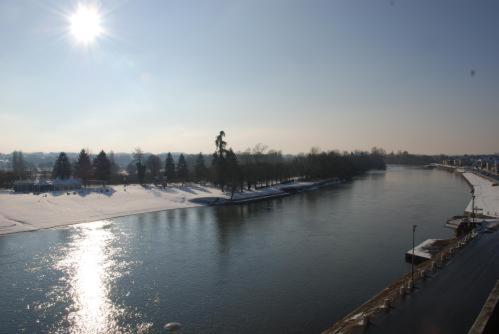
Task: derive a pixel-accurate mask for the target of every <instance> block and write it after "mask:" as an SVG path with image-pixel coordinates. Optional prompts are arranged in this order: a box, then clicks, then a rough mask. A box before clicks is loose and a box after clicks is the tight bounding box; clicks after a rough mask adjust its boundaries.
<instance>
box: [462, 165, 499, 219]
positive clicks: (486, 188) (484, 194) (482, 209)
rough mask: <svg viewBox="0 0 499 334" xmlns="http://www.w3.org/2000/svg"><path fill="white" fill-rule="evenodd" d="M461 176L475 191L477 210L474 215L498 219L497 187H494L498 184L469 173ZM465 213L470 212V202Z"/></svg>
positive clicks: (498, 186)
mask: <svg viewBox="0 0 499 334" xmlns="http://www.w3.org/2000/svg"><path fill="white" fill-rule="evenodd" d="M463 176H464V178H465V179H466V180H467V181H468V182H469V183H470V184H471V185H473V188H474V189H475V196H476V198H475V208H478V209H479V210H478V211H476V213H477V214H483V215H486V216H488V217H494V218H499V185H496V186H494V184H497V183H499V182H492V181H491V180H489V179H487V178H485V177H482V176H479V175H477V174H475V173H471V172H464V173H463ZM465 211H466V212H471V211H472V208H471V202H470V203H469V204H468V206H467V207H466V209H465Z"/></svg>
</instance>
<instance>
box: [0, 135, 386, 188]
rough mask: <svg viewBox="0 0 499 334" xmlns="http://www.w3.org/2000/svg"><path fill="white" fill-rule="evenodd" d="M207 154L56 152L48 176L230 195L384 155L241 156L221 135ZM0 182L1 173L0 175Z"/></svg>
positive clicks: (357, 167) (18, 155)
mask: <svg viewBox="0 0 499 334" xmlns="http://www.w3.org/2000/svg"><path fill="white" fill-rule="evenodd" d="M213 143H214V151H213V153H212V154H211V155H204V154H202V153H199V154H196V155H184V154H180V155H178V158H177V159H174V157H173V155H172V154H171V153H168V154H166V156H165V157H164V159H161V157H160V156H159V155H156V154H145V153H144V152H143V151H142V150H141V149H140V148H137V149H136V150H135V151H134V152H133V153H132V157H133V158H132V161H131V162H130V163H129V164H128V166H126V168H121V167H119V166H118V164H117V163H116V162H115V159H114V153H113V152H110V153H106V152H104V151H100V152H99V153H98V154H97V155H95V156H92V155H91V154H90V153H89V152H88V151H87V150H85V149H82V150H81V151H80V153H79V155H78V157H77V158H76V159H75V160H73V161H71V160H70V159H69V158H68V155H67V154H66V153H65V152H61V153H60V154H59V155H58V157H57V159H56V161H55V163H54V165H53V168H52V173H51V176H52V177H53V178H59V179H67V178H70V177H75V178H79V179H81V180H82V183H83V184H85V185H86V184H88V183H89V182H90V183H92V182H99V183H107V184H123V183H125V184H127V183H139V184H144V183H155V184H159V185H162V186H168V184H169V183H170V182H177V183H182V184H184V183H186V182H201V183H203V182H209V183H212V184H214V185H216V186H218V187H220V188H221V189H222V190H223V191H229V192H231V193H232V194H233V193H234V192H236V191H240V190H243V189H258V188H261V187H266V186H271V185H273V184H276V183H283V182H289V181H291V180H292V179H302V180H322V179H332V178H341V179H349V178H351V177H353V176H355V175H359V174H361V173H364V172H366V171H367V170H369V169H383V168H385V161H384V158H385V156H384V155H383V152H382V151H381V150H379V149H376V148H375V149H373V150H372V151H371V152H362V151H356V152H343V153H340V152H337V151H320V150H319V149H316V148H314V149H312V150H311V151H310V152H309V153H307V154H299V155H283V154H282V152H281V151H276V150H269V149H268V148H267V147H266V146H264V145H262V144H258V145H256V146H255V147H254V148H253V149H247V150H246V151H244V152H237V153H236V152H234V150H233V149H232V148H230V147H229V146H228V143H227V141H226V135H225V132H224V131H220V132H219V133H218V135H217V136H216V137H215V140H214V142H213ZM12 164H13V175H14V177H16V178H17V179H19V178H20V177H21V176H23V175H22V174H23V168H24V167H23V166H24V162H23V157H22V152H18V151H16V152H14V153H13V158H12ZM0 181H1V175H0Z"/></svg>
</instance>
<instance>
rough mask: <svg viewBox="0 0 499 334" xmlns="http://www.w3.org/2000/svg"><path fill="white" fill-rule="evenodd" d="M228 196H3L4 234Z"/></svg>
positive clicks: (96, 192) (213, 192)
mask: <svg viewBox="0 0 499 334" xmlns="http://www.w3.org/2000/svg"><path fill="white" fill-rule="evenodd" d="M203 197H204V198H210V197H211V198H214V197H221V198H226V196H225V195H224V194H223V193H222V192H221V191H220V190H219V189H215V188H213V187H205V186H199V185H188V186H185V187H181V186H173V187H167V188H166V189H161V188H157V187H154V186H145V187H143V186H139V185H131V186H127V187H126V190H125V188H124V187H123V186H109V187H107V191H103V190H102V188H95V189H90V190H86V189H82V190H77V191H75V192H73V191H71V192H69V195H68V194H67V192H54V193H47V194H40V195H34V194H32V193H31V194H19V193H14V192H12V191H2V192H0V234H6V233H13V232H20V231H30V230H37V229H40V228H48V227H55V226H62V225H70V224H76V223H83V222H90V221H96V220H101V219H108V218H113V217H119V216H125V215H131V214H136V213H142V212H151V211H160V210H168V209H176V208H186V207H193V206H199V205H201V204H199V203H194V202H191V201H190V200H192V199H199V198H203Z"/></svg>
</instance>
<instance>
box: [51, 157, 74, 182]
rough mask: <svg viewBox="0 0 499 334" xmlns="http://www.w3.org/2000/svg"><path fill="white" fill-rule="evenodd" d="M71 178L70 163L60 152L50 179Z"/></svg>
mask: <svg viewBox="0 0 499 334" xmlns="http://www.w3.org/2000/svg"><path fill="white" fill-rule="evenodd" d="M70 176H71V163H70V162H69V159H68V156H67V155H66V153H64V152H61V153H60V154H59V156H58V157H57V160H56V161H55V164H54V168H53V169H52V177H53V178H56V179H67V178H69V177H70Z"/></svg>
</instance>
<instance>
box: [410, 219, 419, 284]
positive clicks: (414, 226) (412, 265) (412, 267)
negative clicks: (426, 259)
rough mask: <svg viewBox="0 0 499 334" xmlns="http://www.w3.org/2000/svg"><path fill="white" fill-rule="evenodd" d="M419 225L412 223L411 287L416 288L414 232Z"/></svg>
mask: <svg viewBox="0 0 499 334" xmlns="http://www.w3.org/2000/svg"><path fill="white" fill-rule="evenodd" d="M417 226H418V225H412V257H411V281H412V286H411V289H412V288H414V234H415V233H416V227H417Z"/></svg>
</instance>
